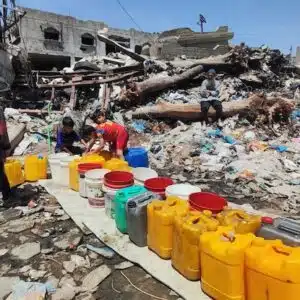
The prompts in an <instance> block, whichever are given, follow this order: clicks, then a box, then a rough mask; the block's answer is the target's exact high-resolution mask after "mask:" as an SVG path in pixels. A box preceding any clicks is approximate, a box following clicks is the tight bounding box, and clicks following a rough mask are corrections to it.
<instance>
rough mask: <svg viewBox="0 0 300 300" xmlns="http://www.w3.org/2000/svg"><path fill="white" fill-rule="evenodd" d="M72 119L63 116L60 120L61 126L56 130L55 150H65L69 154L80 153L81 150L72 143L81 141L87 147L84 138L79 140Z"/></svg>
mask: <svg viewBox="0 0 300 300" xmlns="http://www.w3.org/2000/svg"><path fill="white" fill-rule="evenodd" d="M74 125H75V124H74V121H73V120H72V118H70V117H64V118H63V120H62V128H61V129H58V131H57V142H56V147H55V152H56V153H57V152H67V153H69V154H78V155H80V154H82V152H83V150H82V149H81V148H80V147H76V146H74V145H73V144H74V143H75V142H81V143H82V144H83V145H84V146H85V147H87V145H86V143H85V141H84V140H81V139H80V137H79V135H78V134H77V133H76V132H75V130H74Z"/></svg>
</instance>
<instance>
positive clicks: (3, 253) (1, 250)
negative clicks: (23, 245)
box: [0, 249, 9, 257]
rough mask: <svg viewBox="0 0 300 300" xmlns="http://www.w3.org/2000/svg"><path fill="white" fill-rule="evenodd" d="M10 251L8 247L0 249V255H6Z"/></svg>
mask: <svg viewBox="0 0 300 300" xmlns="http://www.w3.org/2000/svg"><path fill="white" fill-rule="evenodd" d="M8 251H9V250H8V249H0V257H1V256H4V255H5V254H6V253H7V252H8Z"/></svg>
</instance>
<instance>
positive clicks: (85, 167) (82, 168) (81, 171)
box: [77, 163, 102, 198]
mask: <svg viewBox="0 0 300 300" xmlns="http://www.w3.org/2000/svg"><path fill="white" fill-rule="evenodd" d="M101 168H102V163H81V164H79V165H78V169H77V170H78V176H79V194H80V196H81V197H84V198H86V196H87V195H86V187H85V173H86V172H88V171H91V170H95V169H101Z"/></svg>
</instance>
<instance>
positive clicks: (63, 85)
mask: <svg viewBox="0 0 300 300" xmlns="http://www.w3.org/2000/svg"><path fill="white" fill-rule="evenodd" d="M142 73H143V72H142V71H134V72H130V73H126V74H124V75H119V76H115V77H110V78H105V79H94V80H85V81H82V82H75V83H72V82H67V83H60V84H38V85H37V87H38V88H40V89H43V88H44V89H51V88H52V87H55V88H68V87H72V86H73V85H74V86H86V85H93V84H102V83H109V82H117V81H122V80H125V79H128V78H130V77H134V76H138V75H141V74H142Z"/></svg>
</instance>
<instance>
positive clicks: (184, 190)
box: [166, 183, 201, 200]
mask: <svg viewBox="0 0 300 300" xmlns="http://www.w3.org/2000/svg"><path fill="white" fill-rule="evenodd" d="M200 192H201V189H200V188H199V187H197V186H194V185H191V184H186V183H181V184H173V185H169V186H168V187H167V188H166V196H167V197H168V196H176V197H179V198H180V199H183V200H189V196H190V195H191V194H193V193H200Z"/></svg>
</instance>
